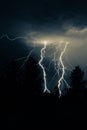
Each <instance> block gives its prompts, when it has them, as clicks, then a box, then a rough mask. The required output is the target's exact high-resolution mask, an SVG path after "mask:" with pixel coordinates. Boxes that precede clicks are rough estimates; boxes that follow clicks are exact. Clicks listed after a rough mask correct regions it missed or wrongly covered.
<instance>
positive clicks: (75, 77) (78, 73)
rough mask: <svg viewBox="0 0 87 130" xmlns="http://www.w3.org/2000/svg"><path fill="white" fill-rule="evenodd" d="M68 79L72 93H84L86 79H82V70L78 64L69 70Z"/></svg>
mask: <svg viewBox="0 0 87 130" xmlns="http://www.w3.org/2000/svg"><path fill="white" fill-rule="evenodd" d="M70 81H71V88H72V89H71V91H72V93H73V94H74V95H82V94H83V95H84V92H85V85H86V81H85V80H84V72H83V71H82V70H81V68H80V67H79V66H76V67H75V69H74V70H73V71H72V72H71V76H70Z"/></svg>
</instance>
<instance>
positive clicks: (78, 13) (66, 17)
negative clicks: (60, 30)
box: [0, 0, 87, 32]
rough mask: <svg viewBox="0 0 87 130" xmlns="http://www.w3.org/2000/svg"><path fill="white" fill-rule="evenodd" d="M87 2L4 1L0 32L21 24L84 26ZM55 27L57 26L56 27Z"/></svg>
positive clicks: (55, 0)
mask: <svg viewBox="0 0 87 130" xmlns="http://www.w3.org/2000/svg"><path fill="white" fill-rule="evenodd" d="M86 5H87V4H86V2H85V1H81V0H73V1H70V0H29V1H26V0H24V1H23V0H21V1H20V0H19V1H18V0H15V1H11V0H3V1H1V3H0V30H1V32H7V30H10V29H11V28H12V26H13V25H14V26H15V25H17V23H18V22H19V24H21V22H24V23H28V24H31V25H32V26H35V25H36V28H39V26H42V25H45V26H46V27H50V26H53V25H56V24H57V26H58V27H60V26H62V24H64V23H68V24H70V23H71V24H72V25H74V26H84V25H85V24H86V22H87V18H86V17H87V9H86ZM54 27H55V26H54Z"/></svg>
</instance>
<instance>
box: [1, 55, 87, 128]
mask: <svg viewBox="0 0 87 130" xmlns="http://www.w3.org/2000/svg"><path fill="white" fill-rule="evenodd" d="M69 80H70V86H71V87H70V89H67V93H66V94H65V95H63V96H62V97H61V98H59V91H58V88H57V87H55V88H54V91H53V92H51V93H50V94H48V93H45V94H44V93H43V77H42V70H41V69H40V67H39V66H38V64H37V62H36V61H35V60H34V59H33V58H32V57H30V58H29V60H28V61H27V62H25V64H24V65H23V64H21V63H19V62H17V61H12V62H11V63H10V64H9V65H8V66H7V67H6V68H5V70H4V71H2V74H1V76H0V98H1V102H0V103H1V104H0V105H1V112H0V114H1V120H2V122H3V126H4V125H5V127H6V124H7V126H8V128H29V127H30V129H31V128H32V129H33V128H34V126H35V127H36V128H39V129H41V127H40V126H42V127H43V129H45V128H47V127H48V128H49V127H50V128H51V127H52V126H53V128H55V129H56V128H59V125H60V123H61V122H62V123H64V122H66V123H67V122H69V121H70V122H71V120H70V119H73V120H74V121H75V120H76V119H77V120H79V119H84V118H85V117H87V103H86V102H87V101H86V100H87V81H86V80H85V79H84V72H83V71H82V69H81V68H80V67H79V66H76V67H75V68H74V69H73V70H72V72H71V75H70V76H69ZM84 116H85V117H84ZM76 123H77V122H76ZM32 124H33V125H32ZM43 124H44V125H43ZM6 128H7V127H6Z"/></svg>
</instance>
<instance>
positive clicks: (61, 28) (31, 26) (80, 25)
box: [0, 0, 87, 80]
mask: <svg viewBox="0 0 87 130" xmlns="http://www.w3.org/2000/svg"><path fill="white" fill-rule="evenodd" d="M5 34H7V35H8V36H9V37H10V38H14V37H26V39H17V40H15V41H13V42H12V41H9V40H8V39H7V38H2V39H1V40H0V62H1V63H0V70H1V69H2V68H3V67H4V66H5V65H7V64H8V63H9V62H10V60H12V59H17V58H20V57H23V56H26V55H27V54H28V52H29V51H30V50H31V49H32V47H33V43H34V42H35V41H37V43H38V44H39V43H40V42H42V41H45V40H49V41H50V43H53V45H54V42H57V43H58V42H59V41H58V40H66V41H69V42H70V44H69V46H68V48H67V50H66V54H65V64H66V66H68V67H70V65H72V66H75V65H81V66H82V67H85V68H86V66H87V61H86V55H87V3H86V2H85V1H81V0H73V1H70V0H29V1H26V0H24V1H23V0H21V1H20V0H19V1H17V0H15V1H11V0H3V1H1V2H0V36H3V35H5ZM39 45H40V44H39ZM39 45H38V47H37V48H36V50H35V52H34V54H33V56H34V58H36V59H38V58H40V57H39V54H40V46H41V45H40V46H39ZM48 52H49V53H48ZM48 52H47V55H49V54H50V53H53V50H51V51H48ZM79 57H80V58H79ZM49 60H50V59H49V58H48V59H46V61H45V62H46V63H45V64H47V63H48V61H49ZM51 67H52V66H51ZM70 69H71V68H70ZM51 70H52V68H51ZM51 72H52V71H51ZM48 79H49V80H50V78H49V76H48Z"/></svg>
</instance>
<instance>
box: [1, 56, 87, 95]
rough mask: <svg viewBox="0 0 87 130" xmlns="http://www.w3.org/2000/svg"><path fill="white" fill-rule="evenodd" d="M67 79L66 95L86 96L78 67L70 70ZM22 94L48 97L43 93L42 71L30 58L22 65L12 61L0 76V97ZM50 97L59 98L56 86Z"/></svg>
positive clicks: (85, 82) (82, 76)
mask: <svg viewBox="0 0 87 130" xmlns="http://www.w3.org/2000/svg"><path fill="white" fill-rule="evenodd" d="M68 79H69V85H70V89H67V93H66V95H69V96H79V97H81V96H86V91H87V81H86V80H85V79H84V71H82V69H81V68H80V67H79V66H76V67H75V68H74V69H73V70H72V72H71V75H70V76H69V78H68ZM22 94H23V95H24V94H25V95H27V96H35V95H37V96H43V95H44V96H45V95H49V94H47V93H46V94H44V93H43V77H42V70H41V68H40V67H39V66H38V64H37V63H36V61H35V60H34V59H33V58H32V57H31V58H30V59H29V60H28V61H27V62H26V63H25V64H23V65H21V64H20V63H18V62H17V61H15V60H13V61H12V62H11V63H10V64H9V65H8V66H7V67H6V68H5V70H4V71H3V73H2V74H1V75H0V95H4V96H8V95H9V96H11V95H12V96H13V95H14V96H16V95H22ZM50 95H52V96H53V95H54V96H57V97H59V91H58V87H57V86H56V87H54V90H53V91H52V92H51V94H50ZM66 95H65V96H66Z"/></svg>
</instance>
